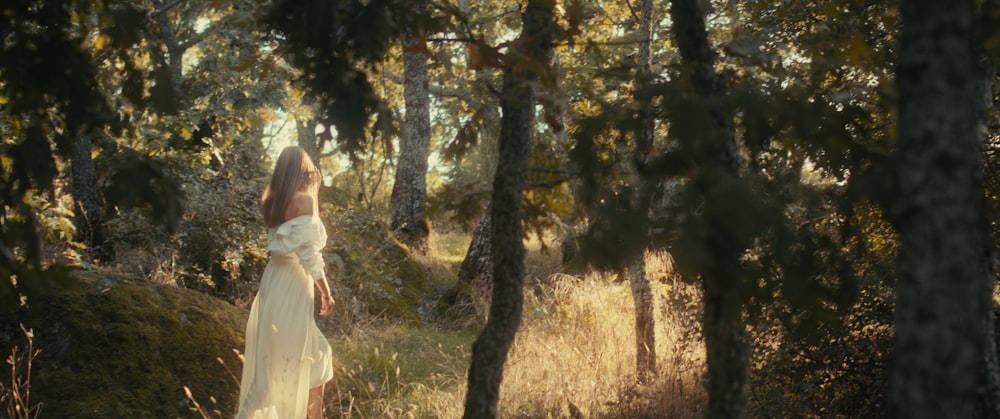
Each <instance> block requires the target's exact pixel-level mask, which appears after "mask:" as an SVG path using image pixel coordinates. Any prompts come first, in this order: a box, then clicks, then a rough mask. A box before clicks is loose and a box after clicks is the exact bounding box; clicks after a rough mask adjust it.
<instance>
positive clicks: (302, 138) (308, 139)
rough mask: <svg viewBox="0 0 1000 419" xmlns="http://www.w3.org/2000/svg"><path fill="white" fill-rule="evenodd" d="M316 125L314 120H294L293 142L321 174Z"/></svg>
mask: <svg viewBox="0 0 1000 419" xmlns="http://www.w3.org/2000/svg"><path fill="white" fill-rule="evenodd" d="M316 125H317V123H316V120H314V119H307V120H295V136H296V140H295V141H296V142H297V143H298V144H299V147H301V148H302V150H304V151H305V152H306V154H308V155H309V158H310V159H312V161H313V164H315V165H316V168H317V169H319V171H320V173H321V174H322V173H323V169H322V168H321V167H320V164H319V137H318V136H317V135H316Z"/></svg>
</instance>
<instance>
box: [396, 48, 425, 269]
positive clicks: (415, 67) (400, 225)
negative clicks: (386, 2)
mask: <svg viewBox="0 0 1000 419" xmlns="http://www.w3.org/2000/svg"><path fill="white" fill-rule="evenodd" d="M424 42H425V41H424V38H423V36H421V35H420V34H418V33H412V32H411V33H407V34H406V35H404V37H403V76H404V83H403V100H404V103H405V106H406V119H405V121H404V126H403V127H404V128H403V136H402V138H401V140H400V147H399V148H400V152H399V165H398V166H397V167H396V180H395V182H394V183H393V185H392V195H391V196H390V203H389V206H390V212H391V223H390V226H391V228H392V231H393V234H395V235H396V238H398V239H399V240H400V241H401V242H403V243H405V244H406V245H407V246H409V247H410V248H411V249H414V250H417V251H420V252H424V251H426V250H427V238H428V235H429V234H430V229H429V226H428V224H427V223H428V222H427V220H426V218H425V215H424V210H425V206H426V204H425V201H426V200H427V158H428V156H429V155H430V141H431V123H430V104H429V103H430V95H429V93H428V83H429V82H428V73H427V54H426V46H425V45H424Z"/></svg>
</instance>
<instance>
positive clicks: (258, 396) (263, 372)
mask: <svg viewBox="0 0 1000 419" xmlns="http://www.w3.org/2000/svg"><path fill="white" fill-rule="evenodd" d="M319 181H320V179H319V171H318V170H316V166H314V165H313V163H312V160H311V159H310V158H309V156H308V155H306V153H305V152H304V151H303V150H302V149H301V148H299V147H294V146H292V147H286V148H285V149H284V150H282V151H281V155H280V156H279V157H278V162H277V163H276V164H275V167H274V174H273V175H272V176H271V183H270V184H268V185H267V189H265V190H264V199H263V201H264V202H263V205H262V206H261V211H262V212H263V213H264V223H265V224H266V225H267V228H268V234H267V236H268V241H267V250H269V251H270V261H268V263H267V267H266V268H265V269H264V275H263V278H262V279H261V281H260V289H259V290H258V291H257V296H256V297H255V298H254V301H253V306H251V309H250V318H249V319H248V320H247V330H246V350H245V351H244V353H243V357H244V361H243V378H242V381H241V382H240V403H239V411H238V412H237V413H236V417H237V418H280V419H292V418H302V417H306V416H307V415H308V417H309V418H320V417H321V415H322V412H323V385H324V384H325V383H326V382H327V381H330V379H331V378H333V363H332V358H331V357H332V351H331V349H330V344H329V342H327V341H326V338H325V337H323V334H322V332H320V330H319V328H318V327H316V321H315V319H314V318H313V298H314V295H315V289H317V288H318V289H319V291H320V294H321V298H320V301H321V307H320V315H323V316H325V315H328V314H330V311H331V310H332V308H333V299H332V298H331V297H330V286H329V284H327V282H326V275H325V273H324V266H323V256H322V255H321V254H320V250H321V249H322V248H323V246H325V245H326V229H325V228H324V227H323V223H322V222H321V221H320V219H319V211H318V204H317V193H318V191H319Z"/></svg>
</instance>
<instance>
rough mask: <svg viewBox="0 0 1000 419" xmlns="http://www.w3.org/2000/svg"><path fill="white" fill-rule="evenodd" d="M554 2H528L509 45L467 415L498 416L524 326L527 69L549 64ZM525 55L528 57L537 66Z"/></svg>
mask: <svg viewBox="0 0 1000 419" xmlns="http://www.w3.org/2000/svg"><path fill="white" fill-rule="evenodd" d="M554 5H555V4H554V2H553V1H551V0H529V1H528V4H527V6H526V9H525V11H524V14H523V17H522V19H523V22H524V23H523V28H522V32H521V36H520V37H519V39H518V40H517V41H515V42H514V44H513V45H512V46H511V51H510V54H509V55H508V58H507V61H506V62H505V65H504V82H503V94H502V95H501V99H500V103H501V108H502V113H503V116H502V117H501V122H500V155H499V161H498V164H497V173H496V176H495V180H494V183H493V198H492V206H493V209H492V211H491V214H492V215H491V217H492V224H493V256H494V264H493V279H494V283H493V298H492V300H491V302H490V317H489V320H488V321H487V323H486V327H485V328H484V330H483V332H482V333H481V334H480V335H479V337H478V338H477V339H476V342H475V343H474V344H473V345H472V362H471V366H470V368H469V383H468V392H467V393H466V398H465V413H464V417H465V418H477V419H479V418H495V417H496V416H497V401H498V400H499V398H500V381H501V378H502V376H503V365H504V362H505V361H506V360H507V353H508V351H509V350H510V346H511V344H512V343H513V342H514V336H515V335H516V334H517V329H518V328H519V327H520V325H521V310H522V305H523V303H524V295H523V285H524V243H523V241H522V238H521V202H522V195H521V193H522V189H523V188H524V179H525V176H526V174H527V166H528V152H529V150H530V145H531V138H532V135H533V132H534V129H535V127H534V120H535V91H534V87H533V82H535V80H537V79H538V77H539V76H540V74H537V72H535V73H533V72H531V71H530V70H528V69H530V68H539V67H542V68H544V67H546V66H547V65H548V63H549V56H550V54H551V53H552V36H553V34H552V29H553V26H554V21H553V7H554ZM513 57H517V59H516V60H515V58H513ZM523 60H530V61H531V62H533V63H534V64H535V65H531V63H525V62H524V61H523Z"/></svg>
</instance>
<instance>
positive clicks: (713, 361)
mask: <svg viewBox="0 0 1000 419" xmlns="http://www.w3.org/2000/svg"><path fill="white" fill-rule="evenodd" d="M670 14H671V18H672V19H673V33H674V38H675V40H676V43H677V47H678V49H679V50H680V54H681V62H682V64H683V65H684V67H685V68H686V71H685V74H687V75H688V76H689V77H690V79H691V83H692V84H693V87H694V93H695V94H696V95H697V96H698V97H699V98H700V99H701V100H702V101H703V102H704V103H705V104H707V106H706V107H705V112H706V113H707V114H706V115H705V121H706V124H705V127H704V133H703V134H702V135H703V137H704V139H703V140H701V141H697V144H695V145H696V146H697V147H699V148H701V149H700V150H698V155H700V156H706V157H707V158H708V159H709V160H708V161H705V162H703V165H702V166H703V167H702V168H701V170H702V172H703V173H702V174H701V179H700V180H699V183H700V185H699V184H696V185H695V186H696V187H698V188H699V189H700V190H701V194H702V198H703V206H704V217H705V218H706V223H707V225H710V226H723V225H725V224H726V223H725V222H722V220H721V219H722V218H723V217H727V216H729V214H728V213H727V211H728V210H727V208H729V207H728V206H727V205H726V203H725V202H723V201H724V200H725V199H726V197H725V196H721V195H724V194H720V193H714V192H715V191H714V189H715V188H717V187H719V185H722V184H724V183H726V182H730V181H731V179H732V178H735V177H737V176H738V159H737V153H736V137H735V132H734V129H733V121H732V115H730V114H727V111H726V107H725V106H724V102H725V94H726V85H725V80H723V78H722V77H721V76H720V75H719V74H718V73H717V72H716V71H715V68H714V61H715V54H714V52H713V51H712V50H711V48H709V44H708V35H707V32H706V30H705V21H704V17H703V16H704V11H702V10H699V6H698V0H672V1H671V8H670ZM705 235H706V237H705V242H706V245H707V247H708V248H709V249H711V251H712V252H713V255H712V257H713V263H712V265H710V266H709V267H708V269H706V270H705V272H702V275H701V277H702V278H701V286H702V292H703V303H702V304H703V309H704V313H703V318H702V322H703V331H704V334H705V351H706V362H707V364H708V381H707V383H706V385H707V388H708V411H707V412H706V416H707V417H709V418H741V417H743V415H744V413H743V410H744V406H745V405H746V382H747V377H748V375H749V367H748V365H749V358H750V345H749V342H748V339H747V332H746V327H745V326H744V325H743V323H742V321H741V314H742V307H743V304H742V302H743V300H742V298H743V297H742V296H740V295H739V293H737V292H734V291H733V289H732V288H733V285H734V284H736V281H738V280H739V279H740V277H741V276H742V266H741V265H740V256H741V255H742V252H743V251H744V250H745V249H741V248H739V246H738V245H736V244H735V243H732V242H731V239H730V238H729V232H727V231H724V230H723V229H722V228H711V229H708V230H707V231H706V232H705Z"/></svg>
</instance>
